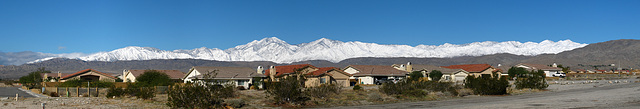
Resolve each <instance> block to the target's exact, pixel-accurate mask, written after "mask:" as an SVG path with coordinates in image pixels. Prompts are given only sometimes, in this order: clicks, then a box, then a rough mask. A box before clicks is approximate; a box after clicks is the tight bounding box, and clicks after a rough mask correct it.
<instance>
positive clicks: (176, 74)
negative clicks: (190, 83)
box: [129, 70, 184, 79]
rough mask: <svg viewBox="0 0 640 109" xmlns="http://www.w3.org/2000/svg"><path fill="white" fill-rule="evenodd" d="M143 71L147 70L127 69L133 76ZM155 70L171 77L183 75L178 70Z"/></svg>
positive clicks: (175, 77)
mask: <svg viewBox="0 0 640 109" xmlns="http://www.w3.org/2000/svg"><path fill="white" fill-rule="evenodd" d="M145 71H147V70H129V72H131V74H133V76H134V77H138V76H140V75H142V74H143V73H144V72H145ZM155 71H158V72H160V73H164V74H167V75H169V78H171V79H182V78H183V77H184V73H183V72H181V71H179V70H155Z"/></svg>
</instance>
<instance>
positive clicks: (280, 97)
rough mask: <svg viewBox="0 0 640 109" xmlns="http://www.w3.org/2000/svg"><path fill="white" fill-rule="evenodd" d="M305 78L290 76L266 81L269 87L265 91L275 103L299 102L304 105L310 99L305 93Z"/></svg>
mask: <svg viewBox="0 0 640 109" xmlns="http://www.w3.org/2000/svg"><path fill="white" fill-rule="evenodd" d="M301 81H304V79H303V78H297V77H295V76H288V77H282V78H280V81H278V82H267V83H265V84H266V85H267V86H268V87H267V90H266V91H265V93H267V95H268V96H269V97H271V98H273V101H274V103H275V104H287V103H291V104H297V105H303V104H304V102H306V101H308V100H310V99H309V97H307V96H305V94H303V90H302V89H303V86H302V85H303V83H302V82H301Z"/></svg>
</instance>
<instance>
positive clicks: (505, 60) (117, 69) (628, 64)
mask: <svg viewBox="0 0 640 109" xmlns="http://www.w3.org/2000/svg"><path fill="white" fill-rule="evenodd" d="M268 39H269V38H268ZM263 40H265V39H263ZM263 40H260V41H263ZM260 41H254V42H260ZM559 42H562V41H559ZM493 43H504V42H493ZM556 43H557V42H556ZM523 44H525V43H523ZM538 44H539V43H538ZM300 45H302V44H298V45H296V46H300ZM465 45H472V44H465ZM498 45H499V44H498ZM396 46H397V45H396ZM441 46H442V45H441ZM458 46H464V45H458ZM551 47H553V46H551ZM156 50H157V49H156ZM114 51H115V50H114ZM160 51H162V50H160ZM175 51H180V50H174V51H166V52H175ZM112 52H113V51H112ZM637 54H640V40H633V39H623V40H612V41H606V42H600V43H593V44H588V45H586V46H584V47H579V48H576V49H572V50H568V51H563V52H559V53H555V54H554V53H550V54H538V55H524V54H521V55H517V54H512V53H497V54H489V55H482V56H455V57H427V58H425V57H356V58H349V59H344V60H341V61H339V62H333V61H327V60H323V59H317V60H305V61H298V62H292V63H278V62H272V61H218V60H206V59H150V60H129V61H126V60H119V61H113V60H111V61H85V60H81V59H79V58H72V59H68V58H54V59H50V60H46V61H42V62H37V63H30V64H23V65H7V66H3V67H0V78H18V77H20V76H24V75H26V74H27V73H28V72H32V71H35V70H36V69H37V68H39V67H46V68H47V70H51V71H53V72H56V71H60V72H63V73H71V72H76V71H80V70H83V69H88V68H92V69H97V70H99V71H102V72H106V73H121V72H122V70H124V69H173V70H180V71H183V72H187V70H189V68H191V67H192V66H241V67H257V66H265V67H266V66H271V65H285V64H312V65H314V66H318V67H338V68H344V67H345V66H347V65H354V64H359V65H391V64H403V63H407V62H412V63H414V64H429V65H436V66H446V65H453V64H480V63H484V64H491V65H493V66H496V67H498V68H502V69H508V67H510V66H512V65H515V64H518V63H533V64H545V65H549V64H552V63H558V64H562V65H564V66H569V67H571V69H595V68H594V67H592V66H593V65H610V64H616V66H614V67H604V68H603V67H600V68H599V69H611V68H615V67H621V68H625V69H629V68H639V67H640V63H638V62H637V61H638V60H640V55H637ZM498 65H502V66H498Z"/></svg>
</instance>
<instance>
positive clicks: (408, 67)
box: [407, 62, 413, 72]
mask: <svg viewBox="0 0 640 109" xmlns="http://www.w3.org/2000/svg"><path fill="white" fill-rule="evenodd" d="M412 71H413V65H411V62H407V72H412Z"/></svg>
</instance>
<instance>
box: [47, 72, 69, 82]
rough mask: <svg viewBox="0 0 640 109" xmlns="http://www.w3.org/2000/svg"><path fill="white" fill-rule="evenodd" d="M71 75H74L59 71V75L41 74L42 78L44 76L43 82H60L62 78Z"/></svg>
mask: <svg viewBox="0 0 640 109" xmlns="http://www.w3.org/2000/svg"><path fill="white" fill-rule="evenodd" d="M69 74H72V73H60V72H59V71H58V73H41V74H40V76H42V81H44V82H58V81H60V78H62V77H63V76H67V75H69Z"/></svg>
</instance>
